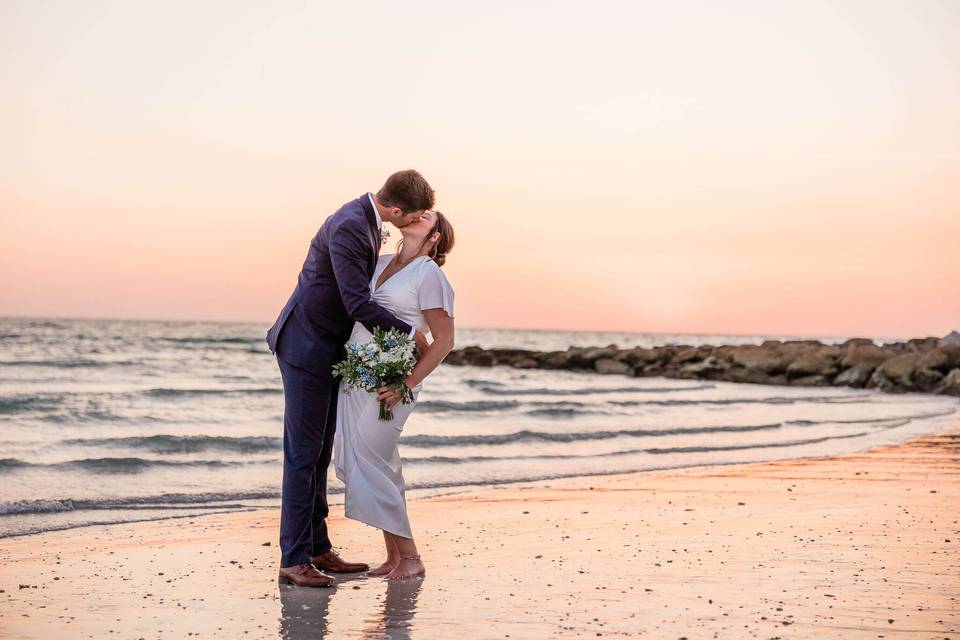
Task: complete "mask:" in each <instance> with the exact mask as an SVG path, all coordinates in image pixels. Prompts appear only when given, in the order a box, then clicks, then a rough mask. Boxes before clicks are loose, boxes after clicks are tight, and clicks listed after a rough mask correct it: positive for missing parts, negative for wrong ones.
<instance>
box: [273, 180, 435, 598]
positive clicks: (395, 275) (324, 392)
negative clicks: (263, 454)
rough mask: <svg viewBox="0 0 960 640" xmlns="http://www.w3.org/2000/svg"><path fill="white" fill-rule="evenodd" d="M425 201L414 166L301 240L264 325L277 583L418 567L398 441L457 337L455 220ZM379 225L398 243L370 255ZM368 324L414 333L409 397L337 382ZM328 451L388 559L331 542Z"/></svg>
mask: <svg viewBox="0 0 960 640" xmlns="http://www.w3.org/2000/svg"><path fill="white" fill-rule="evenodd" d="M433 206H434V192H433V188H432V187H431V186H430V185H429V184H428V183H427V181H426V180H425V179H424V177H423V176H422V175H420V173H418V172H417V171H414V170H412V169H411V170H405V171H398V172H397V173H394V174H393V175H391V176H390V177H389V178H387V180H386V182H385V183H384V184H383V186H382V187H381V188H380V190H379V191H377V192H376V193H366V194H364V195H362V196H360V197H359V198H356V199H355V200H351V201H350V202H347V203H346V204H344V205H343V206H342V207H340V208H339V209H338V210H337V211H336V212H334V213H333V214H332V215H331V216H330V217H328V218H327V219H326V221H325V222H324V223H323V225H322V226H321V227H320V230H319V231H318V232H317V234H316V235H315V236H314V238H313V240H312V241H311V242H310V248H309V250H308V251H307V257H306V260H304V262H303V267H302V269H301V270H300V275H299V276H298V279H297V285H296V288H295V289H294V290H293V294H292V295H291V296H290V299H289V300H288V301H287V304H286V305H284V307H283V309H282V310H281V312H280V315H279V317H278V318H277V321H276V322H275V323H274V325H273V326H272V327H271V328H270V330H269V331H268V332H267V344H268V345H269V347H270V351H271V352H272V353H274V354H276V357H277V363H278V365H279V367H280V375H281V377H282V379H283V400H284V411H283V487H282V499H281V511H280V551H281V558H280V571H279V581H280V582H281V583H290V584H295V585H298V586H310V587H327V586H331V585H332V584H333V582H334V579H333V577H331V576H330V575H327V573H359V572H361V571H366V572H367V575H368V576H385V577H386V578H388V579H400V578H410V577H416V576H422V575H424V573H425V569H424V565H423V562H422V561H421V559H420V554H419V552H418V551H417V545H416V543H415V542H414V539H413V532H412V531H411V529H410V521H409V518H408V516H407V506H406V498H405V495H404V481H403V473H402V468H401V460H400V454H399V453H398V451H397V444H398V441H399V439H400V433H401V431H402V430H403V426H404V423H405V422H406V420H407V418H408V417H409V416H410V414H411V412H412V411H413V410H414V408H415V407H416V399H417V397H418V395H419V393H420V390H421V389H422V387H423V380H424V378H426V377H427V376H428V375H429V374H430V373H431V372H432V371H433V370H434V369H436V368H437V365H439V364H440V362H441V361H442V360H443V359H444V358H445V357H446V356H447V354H448V353H449V352H450V350H451V349H452V348H453V344H454V323H453V295H454V294H453V288H452V287H451V286H450V283H449V282H448V281H447V278H446V276H445V275H444V273H443V271H442V269H441V267H442V266H443V264H444V262H445V261H446V258H447V254H448V253H449V252H450V250H451V249H452V248H453V244H454V234H453V227H452V226H451V225H450V222H449V221H448V220H447V218H446V217H445V216H444V215H443V214H442V213H440V212H439V211H435V210H433ZM384 223H389V224H391V225H393V226H394V227H396V228H397V229H398V230H399V231H400V234H401V236H402V239H401V240H400V242H399V243H398V248H397V251H396V253H393V254H386V255H383V256H379V252H380V247H381V245H382V244H383V240H382V238H383V235H384V232H383V225H384ZM388 233H389V232H388ZM376 328H380V329H382V330H389V329H398V330H399V331H401V332H402V333H403V334H405V335H408V336H409V337H410V338H411V339H413V340H414V341H415V342H416V345H417V352H418V356H417V362H416V365H415V366H414V368H413V371H412V373H410V375H409V376H408V377H407V378H406V381H405V382H406V385H407V387H408V388H409V390H410V392H411V394H412V397H413V399H414V401H413V402H412V403H409V404H398V403H400V400H401V395H400V394H398V393H396V392H395V391H392V390H390V389H388V388H386V387H383V388H381V389H380V390H379V391H378V392H376V393H374V392H367V391H363V390H361V389H345V388H342V385H341V384H340V383H339V381H338V380H336V379H335V378H334V376H333V371H332V369H333V365H334V364H336V363H337V362H339V361H340V360H342V359H343V358H344V356H345V354H346V350H345V347H344V345H345V343H346V342H347V341H348V340H349V341H352V342H357V343H361V344H362V343H364V342H367V341H369V340H370V339H371V338H372V336H373V331H374V329H376ZM381 401H383V402H384V403H385V404H386V405H387V406H388V407H389V408H390V409H392V410H393V418H392V419H391V420H381V419H379V417H378V416H379V407H380V402H381ZM331 456H334V457H335V462H334V467H335V471H336V474H337V477H338V478H339V479H340V480H342V481H343V483H344V485H345V487H346V489H345V490H346V493H345V503H344V506H345V512H346V516H347V517H348V518H352V519H355V520H360V521H361V522H365V523H367V524H369V525H371V526H374V527H376V528H378V529H380V530H382V531H383V540H384V545H385V547H386V560H384V561H383V563H381V564H380V565H379V566H377V567H376V568H374V569H372V570H370V567H369V566H368V565H367V564H364V563H359V562H347V561H346V560H344V559H343V558H341V557H340V554H339V553H338V552H337V550H336V549H335V548H334V547H333V545H332V544H331V542H330V536H329V532H328V530H327V522H326V518H327V515H328V513H329V508H328V505H327V469H328V467H329V465H330V459H331ZM324 572H327V573H324Z"/></svg>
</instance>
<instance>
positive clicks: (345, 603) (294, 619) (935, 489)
mask: <svg viewBox="0 0 960 640" xmlns="http://www.w3.org/2000/svg"><path fill="white" fill-rule="evenodd" d="M958 452H960V425H954V426H953V427H952V428H951V429H949V430H948V431H947V432H945V433H943V434H940V435H937V436H928V437H923V438H919V439H916V440H913V441H910V442H908V443H905V444H901V445H895V446H888V447H882V448H877V449H874V450H871V451H869V452H867V453H863V454H858V455H846V456H838V457H821V458H807V459H801V460H793V461H778V462H770V463H752V464H737V465H728V466H722V467H693V468H688V469H683V470H671V471H658V472H651V473H640V474H630V475H622V476H606V477H593V478H578V479H569V480H562V481H551V482H549V483H531V484H528V485H513V486H508V487H501V488H493V489H483V490H478V491H474V492H470V493H466V494H461V495H456V496H444V497H434V498H429V499H421V500H413V501H411V503H410V512H411V519H412V522H413V523H414V527H415V531H418V532H420V534H419V541H420V546H421V551H422V553H423V556H424V558H425V560H426V564H427V572H428V574H427V577H426V578H425V579H424V580H423V581H415V582H412V583H406V584H404V583H399V584H397V583H394V584H388V583H387V582H385V581H383V580H381V579H368V578H363V577H353V578H345V579H342V580H341V581H340V582H339V584H338V586H337V587H336V588H333V589H298V588H295V587H283V588H281V587H278V585H277V584H276V567H277V558H278V555H279V553H278V549H277V546H276V542H275V539H276V535H277V523H278V517H279V512H278V511H277V510H275V509H271V510H260V511H253V512H244V513H231V514H225V515H215V516H207V517H203V518H194V519H181V520H167V521H162V522H151V523H136V524H126V525H113V526H102V527H91V528H83V529H74V530H69V531H60V532H51V533H47V534H42V535H36V536H29V537H23V538H11V539H6V540H2V541H0V637H3V638H53V637H64V638H86V637H93V638H104V637H108V638H186V637H196V636H199V637H200V638H211V637H230V638H237V637H255V638H261V637H268V638H269V637H276V636H278V635H279V636H280V637H284V638H305V637H311V638H317V637H323V635H326V637H330V638H351V637H363V638H367V637H369V638H382V637H389V638H406V637H413V638H430V639H433V638H460V639H466V638H551V637H561V638H562V637H591V638H596V637H615V638H632V637H651V638H682V637H687V638H690V639H691V640H692V639H694V638H754V637H756V638H960V562H958V558H960V556H958V553H957V550H958V548H960V481H958V479H960V476H958V473H960V455H958ZM331 526H332V529H333V534H334V536H335V541H336V542H338V543H339V544H340V545H342V546H343V548H344V555H345V557H347V558H348V559H364V560H367V561H369V562H374V561H377V560H378V559H379V558H380V551H379V545H380V539H379V535H378V533H377V532H376V531H375V530H373V529H370V528H368V527H366V526H364V525H360V524H357V523H355V522H353V521H348V520H344V519H343V518H342V511H340V512H338V511H337V510H335V514H334V517H333V518H332V524H331ZM267 542H270V543H271V544H270V546H263V545H264V544H266V543H267ZM25 585H28V586H25Z"/></svg>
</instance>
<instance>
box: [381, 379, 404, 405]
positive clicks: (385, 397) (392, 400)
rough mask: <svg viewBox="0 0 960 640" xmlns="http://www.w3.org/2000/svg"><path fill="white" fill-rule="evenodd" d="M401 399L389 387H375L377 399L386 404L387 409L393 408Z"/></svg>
mask: <svg viewBox="0 0 960 640" xmlns="http://www.w3.org/2000/svg"><path fill="white" fill-rule="evenodd" d="M404 384H406V383H404ZM408 386H409V385H408ZM402 399H403V398H402V397H401V396H400V394H399V393H397V392H396V391H394V390H393V389H391V388H390V387H380V388H379V389H377V400H379V401H381V402H383V403H384V404H386V405H387V408H388V409H393V408H394V407H395V406H397V403H399V402H400V401H401V400H402Z"/></svg>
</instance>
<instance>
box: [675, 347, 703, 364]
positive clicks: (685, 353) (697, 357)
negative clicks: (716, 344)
mask: <svg viewBox="0 0 960 640" xmlns="http://www.w3.org/2000/svg"><path fill="white" fill-rule="evenodd" d="M710 351H711V349H710V348H709V347H707V348H703V347H680V348H679V351H677V354H676V355H675V356H673V360H672V361H671V362H673V364H686V363H688V362H700V361H701V360H703V359H704V358H705V357H706V356H707V355H709V353H710Z"/></svg>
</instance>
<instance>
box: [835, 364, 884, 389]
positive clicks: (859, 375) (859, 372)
mask: <svg viewBox="0 0 960 640" xmlns="http://www.w3.org/2000/svg"><path fill="white" fill-rule="evenodd" d="M873 369H874V367H871V366H869V365H859V366H856V367H850V368H849V369H847V370H846V371H844V372H842V373H841V374H840V375H838V376H837V377H836V378H834V380H833V384H835V385H846V386H848V387H857V388H858V389H859V388H862V387H863V386H864V385H865V384H867V381H868V380H869V379H870V374H872V373H873Z"/></svg>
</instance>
